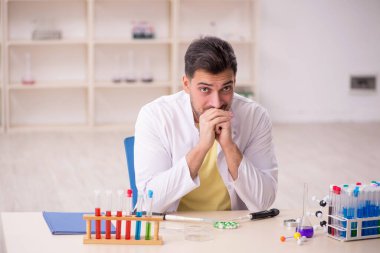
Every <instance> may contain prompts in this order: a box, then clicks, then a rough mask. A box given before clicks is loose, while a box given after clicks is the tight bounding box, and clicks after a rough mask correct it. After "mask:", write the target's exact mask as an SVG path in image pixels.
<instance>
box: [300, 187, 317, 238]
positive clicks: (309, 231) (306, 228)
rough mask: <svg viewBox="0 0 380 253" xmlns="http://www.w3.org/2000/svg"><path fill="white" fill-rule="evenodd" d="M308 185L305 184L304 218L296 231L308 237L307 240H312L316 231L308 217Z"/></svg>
mask: <svg viewBox="0 0 380 253" xmlns="http://www.w3.org/2000/svg"><path fill="white" fill-rule="evenodd" d="M307 190H308V187H307V184H306V183H305V184H304V187H303V204H302V208H303V210H302V217H301V220H300V223H299V224H298V226H297V228H296V231H297V232H299V233H300V234H301V236H306V237H307V238H312V237H313V235H314V229H313V226H312V225H311V223H310V220H309V218H308V217H307V215H306V208H305V207H306V204H307V200H308V199H307V197H308V196H307Z"/></svg>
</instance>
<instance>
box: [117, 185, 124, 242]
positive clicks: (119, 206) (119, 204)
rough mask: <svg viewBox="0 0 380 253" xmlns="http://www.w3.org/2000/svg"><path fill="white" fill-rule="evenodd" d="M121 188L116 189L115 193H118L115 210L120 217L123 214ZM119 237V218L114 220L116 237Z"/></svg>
mask: <svg viewBox="0 0 380 253" xmlns="http://www.w3.org/2000/svg"><path fill="white" fill-rule="evenodd" d="M123 193H124V191H123V190H118V191H117V195H118V199H119V201H118V208H117V212H116V216H117V217H121V216H122V215H123ZM120 238H121V220H118V221H116V239H120Z"/></svg>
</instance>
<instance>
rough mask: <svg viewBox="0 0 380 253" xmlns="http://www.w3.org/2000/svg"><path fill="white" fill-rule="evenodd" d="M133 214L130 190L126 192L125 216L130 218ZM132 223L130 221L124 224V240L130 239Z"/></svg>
mask: <svg viewBox="0 0 380 253" xmlns="http://www.w3.org/2000/svg"><path fill="white" fill-rule="evenodd" d="M132 212H133V202H132V190H131V189H128V190H127V203H126V214H127V216H131V215H132ZM131 223H132V222H131V221H130V220H127V222H126V224H125V239H126V240H130V239H131V226H132V224H131Z"/></svg>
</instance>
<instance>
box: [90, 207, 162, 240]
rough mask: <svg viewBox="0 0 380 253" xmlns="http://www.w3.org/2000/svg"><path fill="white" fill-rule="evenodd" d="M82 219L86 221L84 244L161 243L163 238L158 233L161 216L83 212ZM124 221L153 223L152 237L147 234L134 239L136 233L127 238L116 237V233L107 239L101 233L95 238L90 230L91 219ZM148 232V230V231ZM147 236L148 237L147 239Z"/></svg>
mask: <svg viewBox="0 0 380 253" xmlns="http://www.w3.org/2000/svg"><path fill="white" fill-rule="evenodd" d="M83 219H84V220H85V221H86V235H85V236H84V238H83V243H84V244H130V245H162V244H163V240H162V237H161V236H160V235H159V228H160V222H161V221H162V220H163V218H162V216H150V217H147V216H142V217H136V216H121V217H120V216H117V215H116V216H115V215H111V216H104V215H101V216H96V215H90V214H85V215H83ZM93 220H95V221H101V220H106V221H121V222H123V221H125V222H128V221H129V222H151V223H153V225H154V226H153V227H154V230H153V237H151V236H150V235H149V236H146V235H145V236H141V237H139V239H136V235H134V236H131V237H130V238H129V239H126V237H120V238H119V239H117V237H116V235H111V236H110V237H109V239H107V238H106V236H105V234H101V236H100V238H99V239H97V238H96V236H95V234H93V233H92V232H91V221H93ZM148 232H149V231H148ZM147 238H148V239H147Z"/></svg>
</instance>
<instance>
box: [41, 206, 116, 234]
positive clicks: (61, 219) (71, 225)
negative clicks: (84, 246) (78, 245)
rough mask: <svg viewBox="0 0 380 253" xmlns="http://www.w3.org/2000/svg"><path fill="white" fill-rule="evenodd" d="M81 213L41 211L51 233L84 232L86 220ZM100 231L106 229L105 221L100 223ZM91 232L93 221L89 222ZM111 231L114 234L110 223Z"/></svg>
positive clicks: (93, 231) (113, 227)
mask: <svg viewBox="0 0 380 253" xmlns="http://www.w3.org/2000/svg"><path fill="white" fill-rule="evenodd" d="M83 214H91V213H67V212H42V215H43V217H44V219H45V221H46V223H47V225H48V226H49V229H50V231H51V233H52V234H53V235H81V234H85V233H86V221H85V220H83ZM101 230H102V233H105V230H106V221H104V220H102V223H101ZM91 232H92V233H95V221H92V222H91ZM111 233H112V234H115V226H113V224H112V223H111Z"/></svg>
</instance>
